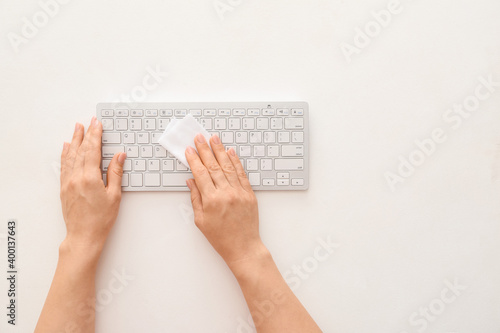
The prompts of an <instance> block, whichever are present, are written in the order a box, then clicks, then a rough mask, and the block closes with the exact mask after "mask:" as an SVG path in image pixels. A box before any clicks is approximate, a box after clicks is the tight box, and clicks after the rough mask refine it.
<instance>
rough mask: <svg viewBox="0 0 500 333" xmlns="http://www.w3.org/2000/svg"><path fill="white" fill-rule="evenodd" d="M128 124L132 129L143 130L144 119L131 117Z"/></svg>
mask: <svg viewBox="0 0 500 333" xmlns="http://www.w3.org/2000/svg"><path fill="white" fill-rule="evenodd" d="M128 125H129V127H130V129H131V130H132V131H140V130H142V121H141V119H129V120H128Z"/></svg>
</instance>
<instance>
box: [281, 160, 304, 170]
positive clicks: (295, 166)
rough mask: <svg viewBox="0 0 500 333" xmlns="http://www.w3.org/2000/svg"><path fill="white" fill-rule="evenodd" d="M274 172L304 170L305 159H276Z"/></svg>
mask: <svg viewBox="0 0 500 333" xmlns="http://www.w3.org/2000/svg"><path fill="white" fill-rule="evenodd" d="M274 170H304V160H303V159H276V160H274Z"/></svg>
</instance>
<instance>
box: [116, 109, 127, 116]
mask: <svg viewBox="0 0 500 333" xmlns="http://www.w3.org/2000/svg"><path fill="white" fill-rule="evenodd" d="M116 116H117V117H128V110H125V109H121V110H116Z"/></svg>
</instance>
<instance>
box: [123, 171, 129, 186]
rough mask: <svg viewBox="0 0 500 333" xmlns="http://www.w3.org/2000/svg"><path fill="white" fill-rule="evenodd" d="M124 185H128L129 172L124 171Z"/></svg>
mask: <svg viewBox="0 0 500 333" xmlns="http://www.w3.org/2000/svg"><path fill="white" fill-rule="evenodd" d="M123 186H125V187H126V186H128V174H126V173H124V174H123V176H122V187H123Z"/></svg>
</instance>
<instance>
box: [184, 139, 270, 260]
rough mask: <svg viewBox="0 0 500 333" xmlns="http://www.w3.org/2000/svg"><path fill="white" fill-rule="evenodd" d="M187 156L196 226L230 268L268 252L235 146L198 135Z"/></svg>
mask: <svg viewBox="0 0 500 333" xmlns="http://www.w3.org/2000/svg"><path fill="white" fill-rule="evenodd" d="M195 144H196V149H197V150H198V153H196V151H195V150H194V149H193V148H192V147H189V148H188V149H187V150H186V158H187V161H188V163H189V166H190V168H191V171H192V172H193V175H194V180H193V179H190V180H188V181H187V184H188V187H189V189H190V190H191V202H192V204H193V210H194V221H195V224H196V226H197V227H198V228H199V229H200V230H201V232H202V233H203V234H204V235H205V237H206V238H207V240H208V241H209V242H210V244H212V246H213V248H214V249H215V250H216V251H217V252H218V253H219V254H220V255H221V257H222V258H223V259H224V261H225V262H226V263H227V264H228V266H229V267H230V268H232V266H233V265H234V264H236V263H239V262H244V261H247V260H249V259H255V258H258V257H260V256H263V255H267V254H268V251H267V249H266V248H265V246H264V245H263V243H262V241H261V239H260V235H259V212H258V207H257V198H256V197H255V193H254V192H253V190H252V187H251V186H250V182H249V181H248V178H247V176H246V174H245V170H244V169H243V166H242V164H241V161H240V159H239V158H238V156H237V155H236V152H235V151H234V149H232V148H231V149H230V150H229V151H227V152H226V150H225V148H224V146H223V145H222V143H221V141H220V139H219V137H218V136H215V135H214V136H212V137H211V138H210V145H211V147H212V150H213V152H212V150H211V149H210V146H209V145H208V143H207V142H206V140H205V138H204V136H203V135H201V134H198V135H197V136H196V138H195Z"/></svg>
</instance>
